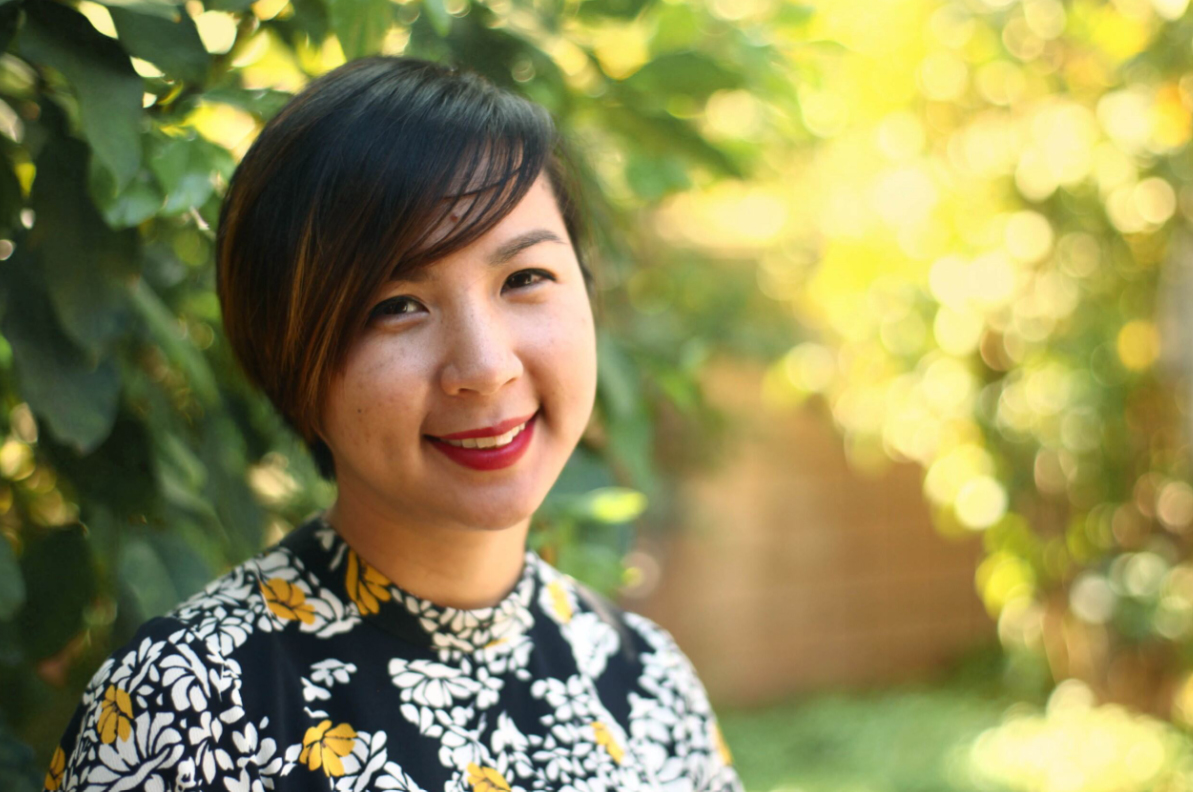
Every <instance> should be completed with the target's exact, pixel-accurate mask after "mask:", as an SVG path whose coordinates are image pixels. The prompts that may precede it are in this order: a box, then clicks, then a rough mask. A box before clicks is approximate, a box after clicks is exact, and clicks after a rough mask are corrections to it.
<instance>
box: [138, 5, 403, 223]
mask: <svg viewBox="0 0 1193 792" xmlns="http://www.w3.org/2000/svg"><path fill="white" fill-rule="evenodd" d="M385 2H387V3H388V2H389V0H385ZM215 159H222V160H226V161H227V162H231V160H232V157H231V156H230V155H229V154H228V152H227V151H225V150H224V149H222V148H220V147H219V146H217V145H215V144H214V143H210V142H208V141H207V140H204V139H203V138H198V137H196V138H193V139H187V138H171V139H169V140H167V141H166V142H165V143H164V144H162V145H160V146H158V147H156V148H155V150H154V151H153V153H152V154H151V155H150V157H149V167H150V168H152V169H153V173H154V175H155V176H157V181H158V183H159V184H161V186H162V189H163V190H165V192H166V196H167V197H166V205H165V206H164V207H162V214H164V215H173V214H179V213H181V212H185V211H187V210H189V209H190V208H191V207H194V206H202V205H203V203H204V202H206V201H207V199H208V198H210V197H211V193H212V191H213V190H215V183H214V182H213V181H212V175H213V174H214V173H217V172H220V170H222V169H221V168H219V167H217V166H216V163H215V162H214V160H215Z"/></svg>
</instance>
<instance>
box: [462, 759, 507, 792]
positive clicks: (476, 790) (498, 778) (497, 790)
mask: <svg viewBox="0 0 1193 792" xmlns="http://www.w3.org/2000/svg"><path fill="white" fill-rule="evenodd" d="M468 783H469V784H471V785H472V792H510V784H509V782H508V781H506V780H505V776H503V775H502V774H501V773H500V772H499V771H498V770H497V768H495V767H479V766H478V765H477V764H476V763H475V762H469V763H468Z"/></svg>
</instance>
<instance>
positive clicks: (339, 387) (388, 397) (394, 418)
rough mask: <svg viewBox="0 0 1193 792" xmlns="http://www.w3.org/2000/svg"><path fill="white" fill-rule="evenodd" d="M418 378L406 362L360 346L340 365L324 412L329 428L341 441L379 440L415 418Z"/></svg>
mask: <svg viewBox="0 0 1193 792" xmlns="http://www.w3.org/2000/svg"><path fill="white" fill-rule="evenodd" d="M417 381H418V380H417V378H416V376H415V373H414V372H413V371H412V370H410V362H409V361H404V360H403V357H402V356H401V355H397V354H388V353H384V351H383V350H380V349H376V350H362V351H361V352H360V353H358V354H357V355H356V356H354V357H353V358H352V359H350V360H349V361H348V363H347V365H346V366H345V367H344V372H343V374H342V376H341V377H340V378H339V380H338V381H337V383H336V385H335V387H334V389H333V394H332V396H331V397H330V398H329V399H328V411H327V413H326V419H327V426H328V430H329V432H330V433H331V434H332V435H333V437H334V438H336V439H338V440H339V442H340V443H341V444H343V443H351V444H354V445H357V444H364V443H370V442H377V441H379V440H382V439H383V438H384V437H385V436H387V435H389V434H391V433H393V432H396V431H404V430H405V429H407V428H408V427H407V424H408V423H410V422H411V421H413V420H415V415H414V404H415V402H416V401H417V398H416V395H415V393H414V391H415V385H414V383H416V382H417Z"/></svg>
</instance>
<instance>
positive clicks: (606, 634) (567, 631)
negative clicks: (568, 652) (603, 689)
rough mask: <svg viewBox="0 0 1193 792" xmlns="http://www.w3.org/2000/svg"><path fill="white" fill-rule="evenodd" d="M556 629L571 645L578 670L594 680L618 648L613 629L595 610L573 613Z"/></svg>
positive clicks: (618, 637) (616, 636) (617, 638)
mask: <svg viewBox="0 0 1193 792" xmlns="http://www.w3.org/2000/svg"><path fill="white" fill-rule="evenodd" d="M560 631H561V632H562V633H563V634H564V637H565V638H566V639H567V641H568V643H569V644H571V646H572V651H573V653H574V654H575V657H576V665H578V666H579V667H580V673H581V674H583V675H585V676H588V677H593V678H594V679H595V678H597V677H599V676H600V675H601V674H603V673H604V672H605V666H606V665H607V664H608V662H609V658H610V657H612V656H613V655H614V654H616V653H617V652H618V650H619V649H620V648H621V636H619V635H618V634H617V630H615V629H614V628H613V626H612V625H610V624H609V623H608V622H606V621H605V620H604V619H603V618H601V616H600V615H599V614H596V613H591V612H587V611H586V612H583V613H577V614H575V615H574V616H572V618H571V620H570V621H568V622H566V623H565V624H563V625H561V627H560Z"/></svg>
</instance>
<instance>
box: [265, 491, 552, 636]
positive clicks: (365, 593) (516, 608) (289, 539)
mask: <svg viewBox="0 0 1193 792" xmlns="http://www.w3.org/2000/svg"><path fill="white" fill-rule="evenodd" d="M280 544H281V545H282V546H284V547H287V548H289V549H290V550H291V551H293V552H294V553H295V554H296V555H297V556H298V558H299V560H300V561H301V562H302V563H303V565H304V566H305V567H306V569H307V571H308V572H310V573H312V574H314V575H315V577H317V578H318V579H319V582H320V584H321V585H323V586H324V587H325V588H327V589H328V590H330V591H331V592H333V593H334V594H335V595H336V596H337V597H339V598H340V599H341V600H342V601H343V602H344V603H345V604H348V603H351V605H350V606H349V607H351V608H354V609H355V610H356V611H357V612H358V613H359V614H360V616H361V618H362V619H363V620H364V621H366V622H369V623H371V624H373V625H375V626H377V627H379V628H380V629H382V630H385V631H386V632H389V633H392V634H394V635H397V636H399V637H401V638H403V639H405V640H407V641H410V642H411V643H414V644H417V645H420V646H426V647H429V648H432V649H449V650H458V651H465V652H474V651H478V650H481V649H484V648H486V647H488V646H490V645H492V644H494V643H498V642H501V641H503V640H508V639H510V638H513V637H514V636H516V635H518V634H521V633H523V632H526V631H528V630H529V629H530V628H531V627H532V626H533V625H534V616H533V614H532V612H531V604H532V603H533V602H534V601H535V597H536V595H537V592H538V588H539V584H540V574H539V572H540V564H541V563H542V561H541V559H540V558H539V556H538V554H537V553H535V552H534V551H533V550H530V549H527V550H526V552H525V554H524V557H523V564H522V573H521V575H520V576H519V577H518V581H517V583H515V584H514V587H513V588H512V589H511V590H510V591H509V592H508V593H507V594H506V595H505V597H503V598H502V600H501V601H500V602H498V603H497V604H496V605H493V606H490V607H487V608H476V609H472V610H465V609H462V608H453V607H450V606H447V605H439V604H437V603H434V602H432V601H430V600H428V599H424V598H422V597H418V596H415V595H414V594H411V593H410V592H408V591H406V590H405V589H403V588H402V587H400V586H398V585H397V584H396V583H393V582H392V581H390V580H388V579H386V577H385V576H384V575H382V574H381V572H379V571H378V570H377V569H376V568H375V567H373V566H371V565H369V564H368V563H366V562H365V561H364V559H362V558H361V557H360V556H359V555H358V554H357V553H356V551H355V550H353V549H352V547H351V546H349V544H348V543H347V541H346V540H345V539H344V538H343V537H342V536H341V535H340V533H339V532H338V531H337V530H336V529H335V528H334V527H333V526H332V525H331V524H330V523H329V522H328V521H327V520H326V519H325V517H324V514H323V512H316V513H314V514H312V515H311V516H310V517H308V518H307V519H306V520H304V521H303V522H302V524H301V525H299V526H298V527H297V528H295V529H294V530H293V531H291V532H290V533H289V534H287V535H286V537H285V538H283V539H282V541H281V543H280Z"/></svg>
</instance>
